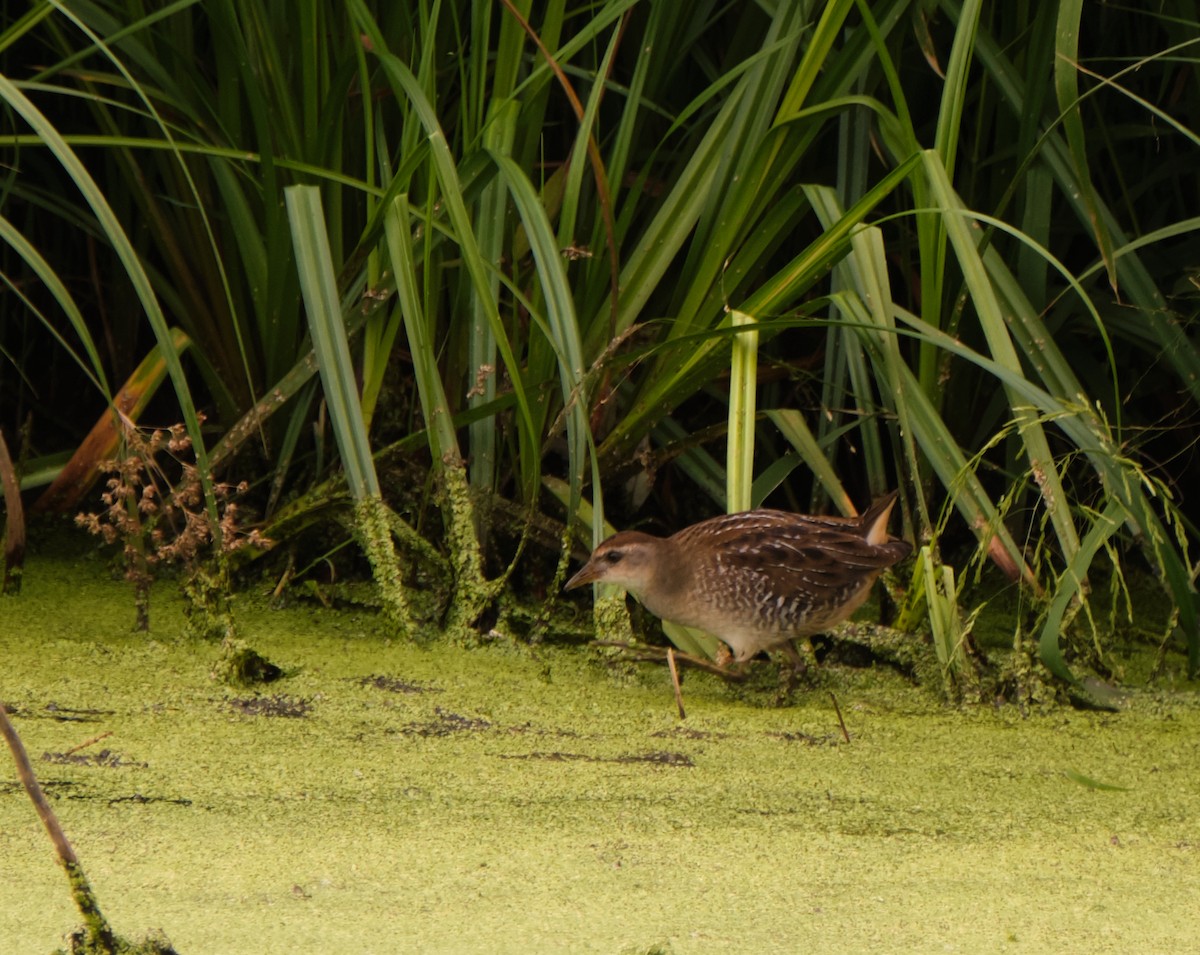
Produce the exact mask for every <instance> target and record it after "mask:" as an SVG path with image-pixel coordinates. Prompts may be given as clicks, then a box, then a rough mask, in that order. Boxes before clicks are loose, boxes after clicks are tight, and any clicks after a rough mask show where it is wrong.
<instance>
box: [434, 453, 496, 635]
mask: <svg viewBox="0 0 1200 955" xmlns="http://www.w3.org/2000/svg"><path fill="white" fill-rule="evenodd" d="M439 477H440V480H441V482H442V487H441V494H442V501H443V504H442V512H443V514H444V515H445V518H446V524H447V528H446V529H447V534H446V541H447V544H448V546H449V548H450V566H451V567H452V568H453V571H454V595H453V597H452V598H451V600H450V609H449V613H448V614H447V617H446V632H447V635H448V636H449V637H450V638H451V639H452V640H454V641H456V642H458V643H460V644H463V645H465V646H471V645H473V644H475V643H476V642H477V640H478V634H477V633H476V632H475V629H474V627H475V623H476V621H477V620H478V619H479V617H480V615H481V614H482V613H483V612H484V610H485V609H486V608H487V607H488V606H489V605H490V604H491V603H492V602H493V601H494V600H495V599H496V596H497V594H498V593H499V588H500V587H501V586H502V585H503V581H491V580H488V579H487V578H486V577H484V574H483V563H482V560H481V557H480V553H479V538H478V536H476V533H475V519H474V512H473V507H472V504H471V488H470V486H469V484H468V483H467V470H466V468H465V467H463V465H462V462H461V461H447V462H445V463H444V465H443V467H442V469H441V471H440V472H439Z"/></svg>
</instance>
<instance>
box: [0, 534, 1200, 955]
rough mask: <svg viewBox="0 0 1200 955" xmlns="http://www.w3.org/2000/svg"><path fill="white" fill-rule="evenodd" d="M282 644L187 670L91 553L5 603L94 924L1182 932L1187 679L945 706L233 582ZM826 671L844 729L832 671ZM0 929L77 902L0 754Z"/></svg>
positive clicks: (365, 929) (976, 948) (158, 596)
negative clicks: (256, 665) (392, 614)
mask: <svg viewBox="0 0 1200 955" xmlns="http://www.w3.org/2000/svg"><path fill="white" fill-rule="evenodd" d="M237 609H238V620H239V624H240V626H241V628H242V631H243V634H244V635H245V636H246V637H247V638H248V639H249V640H250V641H251V642H252V643H253V644H254V646H255V647H256V648H257V649H258V650H260V651H261V652H263V653H264V654H265V655H267V656H268V657H269V658H271V659H272V660H273V661H274V662H276V663H278V664H280V665H281V666H282V667H283V668H284V669H285V672H286V676H285V678H284V679H282V680H280V681H278V682H276V683H274V684H272V685H271V686H270V687H269V688H266V689H264V690H263V691H260V692H254V691H239V690H235V689H231V688H228V687H225V686H222V685H220V684H217V683H214V682H213V681H212V680H211V679H210V677H209V671H210V669H211V667H212V664H213V662H214V660H215V656H216V652H215V648H214V647H212V646H210V645H205V644H200V643H196V642H194V641H187V640H184V639H181V638H180V637H179V636H178V634H179V633H180V631H181V629H182V614H181V611H180V608H179V606H178V604H177V603H176V602H175V601H174V600H173V598H172V596H171V587H170V586H167V585H164V586H163V587H162V588H159V589H157V590H156V591H155V595H154V602H153V604H152V607H151V618H152V622H153V625H154V632H153V633H152V634H151V635H150V636H146V635H138V634H132V633H130V632H129V629H128V628H129V625H130V623H131V622H132V619H133V605H132V600H131V597H130V594H129V590H128V588H127V586H126V585H125V584H123V583H121V582H119V581H112V580H109V579H108V577H107V575H106V573H105V571H104V567H103V565H102V563H101V562H99V561H98V560H96V559H95V558H93V557H90V556H88V555H87V554H84V553H82V552H81V553H80V554H79V555H78V556H76V557H74V558H71V559H63V558H61V557H59V558H55V559H53V560H51V559H49V558H44V557H37V556H35V557H34V558H33V559H32V560H31V561H30V566H29V568H28V571H27V573H26V576H25V584H24V590H23V592H22V593H21V594H20V595H19V596H18V597H8V598H0V655H2V659H3V666H2V667H0V700H2V701H4V703H5V704H6V705H7V706H8V707H9V708H10V710H11V711H12V713H13V721H14V723H15V725H16V727H17V729H18V731H19V732H20V733H21V734H22V736H23V738H24V741H25V745H26V748H27V749H28V751H29V753H30V756H31V758H32V759H33V763H34V768H35V770H36V772H37V773H38V776H39V779H40V780H41V782H42V785H43V787H44V788H45V790H46V792H47V794H48V796H49V798H50V800H51V802H52V803H53V805H54V807H55V810H56V812H57V814H58V816H59V819H60V820H61V822H62V824H63V826H64V828H65V829H66V832H67V834H68V836H69V837H70V838H71V840H72V842H73V843H74V846H75V849H76V851H77V852H78V854H79V857H80V860H81V862H82V864H83V866H84V868H85V870H86V872H87V875H88V877H89V878H90V880H91V882H92V885H93V887H94V889H95V890H96V892H97V894H98V896H99V900H100V903H101V905H102V906H103V909H104V912H105V914H106V916H107V917H108V919H109V920H110V922H111V923H112V926H113V928H114V929H115V930H116V931H117V932H119V933H121V934H122V935H124V936H126V937H129V938H140V937H143V936H145V935H146V934H148V933H149V932H150V931H151V930H155V929H160V930H161V931H162V932H164V933H165V934H166V935H167V936H168V937H169V939H170V940H171V942H172V943H173V944H174V946H175V947H176V949H177V950H178V951H179V952H181V953H183V955H199V953H220V955H239V953H247V955H270V953H306V952H312V953H398V952H422V953H425V952H434V953H436V952H447V953H460V952H461V953H474V952H478V953H506V952H513V953H538V952H570V953H574V952H605V953H614V955H619V953H639V955H641V953H651V952H672V953H693V952H694V953H709V952H711V953H718V952H719V953H731V952H732V953H737V952H747V953H750V952H753V953H761V952H801V951H809V952H820V953H840V952H846V953H863V952H922V953H924V952H964V953H981V952H1029V953H1042V952H1055V953H1065V952H1081V953H1082V952H1087V953H1096V952H1122V953H1125V952H1131V951H1138V952H1142V953H1145V952H1191V951H1195V950H1197V946H1198V945H1200V940H1198V938H1197V936H1198V935H1200V928H1198V927H1197V920H1196V914H1197V911H1200V909H1198V908H1197V906H1198V905H1200V901H1198V900H1200V694H1198V693H1197V688H1196V686H1195V684H1190V685H1189V684H1179V685H1175V686H1172V687H1170V688H1168V689H1164V688H1161V687H1160V688H1153V689H1142V690H1137V691H1134V692H1132V693H1131V695H1130V698H1129V702H1128V704H1127V706H1126V707H1125V709H1124V710H1123V711H1121V712H1119V713H1094V712H1080V711H1075V710H1070V709H1060V710H1054V711H1050V712H1045V713H1038V714H1032V715H1028V716H1022V715H1021V714H1020V713H1019V712H1017V711H1016V710H1015V708H1013V707H1001V708H997V709H983V710H971V711H952V710H948V709H946V708H944V707H943V706H941V705H940V704H939V703H938V702H937V701H936V700H935V699H933V698H932V697H931V696H930V695H929V694H928V693H927V692H926V691H923V690H921V689H918V688H915V687H912V686H910V685H908V684H906V683H905V682H903V681H902V680H901V679H900V678H899V677H897V676H894V675H891V674H888V673H885V672H879V671H875V672H866V671H847V670H841V669H840V670H838V671H837V672H832V671H829V672H826V673H822V674H820V675H819V676H818V677H817V685H816V686H814V687H812V688H807V689H802V690H801V691H799V692H798V693H797V694H796V695H795V698H794V702H793V705H791V706H788V707H784V708H773V707H770V706H767V705H765V703H764V701H763V700H760V699H757V698H753V697H750V696H747V695H746V694H745V693H740V692H737V691H734V690H731V689H729V688H728V687H726V686H724V685H723V684H721V683H720V682H719V681H717V680H715V679H713V678H711V677H708V676H707V675H704V674H689V675H688V676H687V678H686V680H685V683H684V694H685V699H686V702H687V705H688V716H687V719H686V720H685V721H680V720H679V718H678V716H677V714H676V712H675V705H674V698H673V695H672V692H671V689H670V686H669V683H668V681H667V677H666V675H665V673H664V672H663V671H662V670H661V669H659V668H656V667H652V666H649V665H644V666H642V667H640V668H638V669H632V670H631V669H630V668H629V667H627V666H616V665H614V664H613V663H612V662H611V661H609V660H606V659H605V658H603V657H601V656H599V655H597V654H596V653H594V652H593V651H589V650H584V649H561V648H560V649H555V648H549V647H543V648H538V649H536V650H531V649H529V648H525V647H520V646H516V645H512V644H505V643H504V642H502V641H498V642H496V643H495V644H494V645H491V646H489V647H487V648H485V649H480V650H469V651H468V650H462V649H455V648H451V647H447V646H444V645H440V644H438V643H437V642H433V643H431V644H430V645H428V646H424V647H420V646H413V645H411V644H406V643H401V642H398V641H395V640H389V639H388V636H387V634H386V633H385V632H384V630H383V628H382V624H381V622H380V621H379V619H378V618H376V617H374V616H372V615H370V614H367V613H363V612H358V611H345V610H341V611H339V610H326V609H312V608H299V609H296V608H293V609H288V610H272V609H269V608H268V607H267V606H266V604H265V602H264V603H257V602H256V598H254V597H252V596H247V597H246V598H244V599H241V600H240V602H239V604H238V608H237ZM830 687H834V688H835V689H836V692H837V699H838V700H839V702H840V705H841V710H842V714H843V716H844V719H845V723H846V727H847V729H848V731H849V735H850V739H849V741H848V742H847V740H846V739H845V738H844V737H843V735H842V732H841V729H840V727H839V724H838V720H837V715H836V713H835V712H834V709H833V705H832V702H831V698H830V693H829V688H830ZM0 846H2V851H0V952H2V953H5V955H8V953H17V955H26V953H48V952H51V951H53V950H54V949H55V948H57V947H59V946H61V945H62V944H63V937H64V935H65V934H66V933H67V932H69V931H71V930H72V929H74V928H75V927H76V926H77V924H78V923H79V916H78V913H77V912H76V911H75V910H74V909H73V907H72V904H71V901H70V897H69V896H68V893H67V886H66V879H65V877H64V875H63V873H62V871H61V870H60V869H59V868H58V865H57V863H56V861H55V858H54V856H53V853H52V850H51V847H50V843H49V841H48V839H47V838H46V835H45V832H44V831H43V830H42V829H41V826H40V823H39V822H38V819H37V817H36V815H35V814H34V811H33V808H32V806H31V805H30V803H29V800H28V799H27V798H26V796H25V794H24V792H23V791H22V790H21V789H20V787H19V785H18V784H17V782H16V774H15V770H14V769H13V766H12V764H11V760H9V759H8V755H7V753H6V752H4V753H3V754H2V757H0Z"/></svg>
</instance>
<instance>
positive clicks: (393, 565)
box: [354, 495, 416, 639]
mask: <svg viewBox="0 0 1200 955" xmlns="http://www.w3.org/2000/svg"><path fill="white" fill-rule="evenodd" d="M354 526H355V529H356V531H357V533H358V537H359V542H360V543H361V544H362V547H363V550H364V551H365V552H366V555H367V560H369V561H370V563H371V572H372V574H373V575H374V577H375V584H376V586H377V587H378V588H379V597H380V600H381V602H382V605H383V611H384V614H385V615H386V616H387V618H388V622H389V623H390V624H391V625H392V627H394V628H395V630H396V631H397V633H398V634H399V636H401V637H406V638H409V639H411V638H412V637H414V636H415V634H416V627H415V625H414V624H413V620H412V614H411V613H410V612H409V608H408V598H407V596H406V595H405V593H404V585H403V583H402V582H401V579H400V562H399V560H398V559H397V557H396V549H395V548H394V547H393V546H392V531H391V522H390V519H389V516H388V507H387V505H386V504H385V503H384V502H383V500H382V499H380V498H378V497H373V496H371V495H367V496H366V497H364V498H361V499H359V500H357V501H355V502H354Z"/></svg>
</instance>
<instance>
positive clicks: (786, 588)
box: [675, 510, 911, 612]
mask: <svg viewBox="0 0 1200 955" xmlns="http://www.w3.org/2000/svg"><path fill="white" fill-rule="evenodd" d="M868 513H869V512H868ZM873 516H878V515H877V514H876V515H873ZM862 522H863V518H841V517H809V516H806V515H801V514H790V513H787V512H785V511H771V510H758V511H745V512H742V513H740V514H728V515H725V516H722V517H714V518H712V519H711V520H708V521H704V522H702V523H700V524H696V525H693V526H692V527H689V528H687V529H685V530H683V531H680V532H679V533H678V534H676V535H675V540H676V541H677V542H678V543H679V544H681V545H682V546H684V547H686V548H688V549H689V550H691V549H692V548H693V547H694V545H696V544H698V543H699V541H701V540H703V541H704V543H705V544H706V545H708V546H705V547H704V548H702V551H703V553H704V554H705V555H707V556H706V560H712V561H714V562H716V563H717V564H718V565H719V566H718V567H717V568H716V569H717V571H718V573H720V574H721V575H729V576H731V577H733V576H736V577H739V578H742V579H743V580H745V581H746V584H745V586H746V587H747V588H748V589H749V590H751V591H753V592H755V593H756V594H757V595H758V599H759V600H764V599H778V598H779V597H783V598H784V600H785V601H786V602H788V603H791V602H793V601H794V602H796V603H797V604H799V605H801V606H799V607H797V608H796V609H797V610H799V611H801V612H803V608H804V607H821V606H826V605H830V604H836V603H840V602H841V601H843V600H845V599H846V598H847V596H848V595H849V594H851V593H853V592H854V591H856V590H858V588H860V587H861V586H862V585H863V584H864V583H867V582H868V581H870V580H872V579H873V578H874V577H875V576H876V575H878V574H879V573H880V572H881V571H883V570H885V569H886V568H888V567H891V566H892V565H893V564H895V563H896V562H897V561H899V560H901V559H903V558H904V557H905V556H906V555H907V554H908V552H909V551H910V550H911V548H910V547H909V545H908V543H907V542H906V541H902V540H896V539H889V540H886V541H885V542H884V543H882V544H872V543H869V542H868V541H867V539H866V537H865V536H864V535H865V533H866V532H867V530H868V528H864V527H863V523H862Z"/></svg>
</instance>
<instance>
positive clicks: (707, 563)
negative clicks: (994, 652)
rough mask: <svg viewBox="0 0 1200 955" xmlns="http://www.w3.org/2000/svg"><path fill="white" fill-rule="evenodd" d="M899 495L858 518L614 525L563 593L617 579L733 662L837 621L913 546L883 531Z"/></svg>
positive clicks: (739, 516)
mask: <svg viewBox="0 0 1200 955" xmlns="http://www.w3.org/2000/svg"><path fill="white" fill-rule="evenodd" d="M896 494H897V492H896V491H892V492H890V493H889V494H887V495H885V496H883V497H880V498H879V499H877V500H876V501H875V502H874V503H873V504H871V506H870V507H869V508H867V510H866V511H864V512H863V513H862V514H860V515H859V516H857V517H816V516H810V515H806V514H794V513H791V512H789V511H777V510H770V509H756V510H750V511H741V512H739V513H736V514H725V515H722V516H720V517H713V518H709V519H708V520H705V521H700V522H699V523H698V524H692V525H691V526H689V527H685V528H684V529H683V530H681V531H678V532H677V533H675V534H672V535H671V536H670V537H656V536H654V535H652V534H646V533H643V532H642V531H621V532H620V533H617V534H614V535H613V536H612V537H609V538H608V539H607V540H605V541H603V542H602V543H600V544H599V545H598V546H597V547H596V549H595V550H594V551H593V552H592V555H591V557H590V558H589V559H588V561H587V563H586V564H584V565H583V568H582V569H581V570H580V571H579V572H578V573H577V574H575V576H573V577H572V578H571V579H570V580H569V581H567V583H566V588H565V589H567V590H573V589H575V588H576V587H582V586H584V585H585V584H590V583H606V584H615V585H617V586H619V587H622V588H624V589H625V590H626V591H627V592H628V593H630V594H632V595H633V596H634V597H635V598H636V599H637V600H638V601H639V602H640V603H641V604H642V605H643V606H644V607H645V608H646V609H647V610H649V611H650V612H651V613H653V614H654V615H655V616H657V617H660V618H662V619H663V620H669V621H672V622H674V623H678V624H683V625H684V626H688V627H698V628H700V629H702V630H706V631H708V632H709V633H711V634H713V635H714V636H715V637H717V638H718V639H720V640H721V641H722V642H723V643H725V644H726V645H727V646H728V647H729V650H730V652H731V654H732V659H733V662H734V663H738V664H741V663H745V662H746V661H749V660H750V659H752V658H753V657H755V656H757V655H758V654H759V653H761V652H763V651H771V650H775V649H781V650H783V651H784V652H786V653H787V654H788V656H789V657H791V658H792V660H793V662H795V663H797V664H799V656H798V654H797V653H796V650H795V647H794V645H793V644H792V640H794V639H796V638H807V637H809V636H812V635H813V634H816V633H821V632H823V631H826V630H828V629H829V628H830V627H832V626H834V625H835V624H838V623H841V622H842V621H843V620H845V619H846V618H847V617H849V616H850V615H851V614H852V613H854V611H855V610H857V609H858V608H859V607H860V606H861V605H862V603H863V602H864V601H865V600H866V599H867V595H868V594H869V593H870V590H871V585H872V584H874V582H875V580H876V579H877V578H878V577H879V575H880V574H881V573H882V572H883V571H884V570H886V569H887V568H889V567H891V566H893V565H894V564H896V563H897V562H899V561H901V560H903V559H904V558H905V557H906V556H908V554H909V553H910V552H911V550H912V547H911V545H910V544H909V543H908V542H907V541H904V540H900V539H898V538H895V537H891V536H890V535H889V534H888V529H887V524H888V518H889V517H890V516H891V513H892V506H893V505H894V504H895V503H896Z"/></svg>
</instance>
